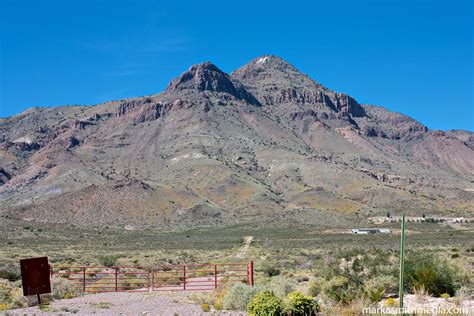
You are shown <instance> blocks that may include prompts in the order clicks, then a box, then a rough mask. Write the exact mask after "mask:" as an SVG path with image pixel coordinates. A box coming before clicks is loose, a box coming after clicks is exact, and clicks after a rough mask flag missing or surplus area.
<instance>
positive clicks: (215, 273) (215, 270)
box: [214, 264, 217, 289]
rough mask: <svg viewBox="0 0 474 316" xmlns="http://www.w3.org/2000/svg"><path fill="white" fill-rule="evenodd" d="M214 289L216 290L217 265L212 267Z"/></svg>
mask: <svg viewBox="0 0 474 316" xmlns="http://www.w3.org/2000/svg"><path fill="white" fill-rule="evenodd" d="M214 289H217V264H215V265H214Z"/></svg>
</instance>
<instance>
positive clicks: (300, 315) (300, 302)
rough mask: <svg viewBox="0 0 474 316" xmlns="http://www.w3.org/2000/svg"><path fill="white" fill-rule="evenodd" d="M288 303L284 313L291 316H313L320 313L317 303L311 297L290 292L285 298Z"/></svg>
mask: <svg viewBox="0 0 474 316" xmlns="http://www.w3.org/2000/svg"><path fill="white" fill-rule="evenodd" d="M287 299H288V302H287V306H286V308H285V312H286V313H287V314H290V315H292V316H307V315H315V314H316V313H318V312H319V311H320V307H319V305H318V303H316V302H315V301H314V300H313V298H312V297H310V296H305V295H303V294H302V293H300V292H291V293H289V294H288V296H287Z"/></svg>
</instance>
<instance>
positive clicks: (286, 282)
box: [265, 275, 297, 298]
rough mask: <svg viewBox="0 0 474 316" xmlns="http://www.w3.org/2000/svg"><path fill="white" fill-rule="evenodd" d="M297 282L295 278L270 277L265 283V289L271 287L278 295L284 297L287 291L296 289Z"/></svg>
mask: <svg viewBox="0 0 474 316" xmlns="http://www.w3.org/2000/svg"><path fill="white" fill-rule="evenodd" d="M296 286H297V282H296V280H295V279H292V278H288V277H284V276H281V275H279V276H276V277H273V278H271V279H270V282H268V283H267V284H265V288H266V289H271V290H272V291H273V292H274V293H275V294H276V295H277V296H278V297H281V298H283V297H285V296H287V295H288V293H290V292H293V291H294V290H295V289H296Z"/></svg>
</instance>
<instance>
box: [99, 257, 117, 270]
mask: <svg viewBox="0 0 474 316" xmlns="http://www.w3.org/2000/svg"><path fill="white" fill-rule="evenodd" d="M118 258H120V256H116V255H105V256H101V257H99V261H100V263H101V264H102V265H103V266H105V267H112V266H115V265H117V259H118Z"/></svg>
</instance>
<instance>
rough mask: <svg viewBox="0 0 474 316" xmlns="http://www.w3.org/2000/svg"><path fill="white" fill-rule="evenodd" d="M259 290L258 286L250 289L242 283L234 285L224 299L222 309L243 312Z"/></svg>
mask: <svg viewBox="0 0 474 316" xmlns="http://www.w3.org/2000/svg"><path fill="white" fill-rule="evenodd" d="M261 290H262V288H261V287H260V286H254V287H250V286H249V285H247V284H243V283H236V284H234V285H233V286H232V287H231V288H230V290H229V292H228V293H227V294H226V296H225V298H224V301H223V306H224V309H226V310H239V311H245V310H246V308H247V305H248V304H249V303H250V301H251V300H252V298H253V297H254V296H255V294H257V293H258V292H260V291H261Z"/></svg>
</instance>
